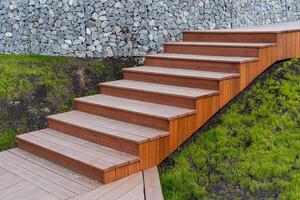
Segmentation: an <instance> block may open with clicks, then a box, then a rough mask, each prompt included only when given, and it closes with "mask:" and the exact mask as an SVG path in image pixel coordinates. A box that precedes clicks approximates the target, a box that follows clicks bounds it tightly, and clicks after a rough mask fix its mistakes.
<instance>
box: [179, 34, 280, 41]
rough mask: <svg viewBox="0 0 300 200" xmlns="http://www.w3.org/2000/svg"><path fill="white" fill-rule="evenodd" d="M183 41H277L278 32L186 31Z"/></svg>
mask: <svg viewBox="0 0 300 200" xmlns="http://www.w3.org/2000/svg"><path fill="white" fill-rule="evenodd" d="M183 41H192V42H247V43H276V41H277V39H276V33H230V32H228V33H226V32H222V33H211V32H210V33H193V32H184V33H183Z"/></svg>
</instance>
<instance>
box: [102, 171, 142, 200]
mask: <svg viewBox="0 0 300 200" xmlns="http://www.w3.org/2000/svg"><path fill="white" fill-rule="evenodd" d="M142 183H143V175H142V173H141V172H140V173H139V174H138V175H136V176H134V177H133V178H132V179H130V180H128V181H127V182H126V183H123V184H121V185H119V186H117V187H116V188H114V189H113V190H112V191H111V192H109V193H106V194H105V195H103V196H101V197H100V198H99V199H98V200H107V199H110V200H114V199H118V198H120V197H122V196H123V195H125V194H127V193H128V191H130V190H132V189H133V188H135V187H136V186H137V185H139V184H142Z"/></svg>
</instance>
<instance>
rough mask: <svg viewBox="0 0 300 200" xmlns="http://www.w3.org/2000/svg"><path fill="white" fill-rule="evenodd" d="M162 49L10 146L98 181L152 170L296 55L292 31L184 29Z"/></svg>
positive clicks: (297, 40)
mask: <svg viewBox="0 0 300 200" xmlns="http://www.w3.org/2000/svg"><path fill="white" fill-rule="evenodd" d="M298 26H299V25H298ZM274 27H275V28H274ZM164 47H165V53H163V54H157V55H149V56H146V57H145V66H142V67H135V68H127V69H124V70H123V74H124V79H123V80H118V81H113V82H108V83H101V84H100V86H101V94H98V95H94V96H88V97H83V98H78V99H75V105H76V110H74V111H71V112H67V113H62V114H57V115H52V116H49V117H48V124H49V128H48V129H44V130H40V131H36V132H32V133H27V134H23V135H20V136H18V137H17V143H18V146H19V147H20V148H22V149H24V150H26V151H29V152H31V153H34V154H36V155H39V156H41V157H44V158H46V159H48V160H51V161H54V162H56V163H58V164H61V165H63V166H65V167H68V168H70V169H72V170H75V171H77V172H80V173H82V174H84V175H86V176H88V177H90V178H94V179H97V180H100V181H102V182H103V183H110V182H112V181H115V180H117V179H120V178H123V177H126V176H129V175H130V174H133V173H136V172H139V171H141V170H143V169H147V168H150V167H153V166H156V165H158V164H159V163H160V162H162V161H163V160H164V159H165V158H166V157H167V156H168V155H170V154H171V153H172V152H173V151H174V150H176V149H177V147H178V146H179V145H181V144H182V143H183V142H184V141H185V140H187V139H188V138H189V137H190V136H191V135H192V134H193V133H194V132H195V131H196V130H197V129H198V128H199V127H201V126H202V125H203V124H204V123H205V122H207V121H208V120H209V119H210V118H211V117H212V116H213V115H214V114H215V113H216V112H218V110H220V109H221V108H222V107H223V106H224V105H226V104H227V103H228V102H229V101H230V100H231V99H232V98H233V97H235V96H236V95H237V94H238V93H239V92H241V91H242V90H243V89H244V88H245V87H246V86H247V85H248V84H249V83H251V81H253V80H254V79H255V78H256V77H257V76H258V75H259V74H261V73H262V72H263V71H264V70H265V69H266V68H267V67H269V66H270V65H272V64H273V63H274V62H276V61H278V60H283V59H287V58H290V57H292V56H296V55H300V33H299V31H298V30H297V28H295V27H290V26H288V27H287V26H283V25H282V26H280V25H277V26H266V27H265V28H252V29H243V30H215V31H192V32H191V31H189V32H183V42H172V43H166V44H165V45H164Z"/></svg>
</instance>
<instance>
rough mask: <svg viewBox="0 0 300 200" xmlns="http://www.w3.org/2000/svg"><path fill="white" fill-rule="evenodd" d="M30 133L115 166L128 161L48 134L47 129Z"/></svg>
mask: <svg viewBox="0 0 300 200" xmlns="http://www.w3.org/2000/svg"><path fill="white" fill-rule="evenodd" d="M32 135H35V136H37V137H39V138H42V139H45V140H47V141H49V142H53V143H55V144H58V145H61V146H63V147H65V148H68V149H72V150H74V151H75V152H80V153H83V154H86V155H88V156H90V157H92V158H95V159H98V160H102V161H105V162H108V163H111V164H114V165H115V166H121V165H125V164H127V163H128V161H127V160H123V159H120V158H116V157H114V156H111V155H109V154H105V153H103V152H101V151H95V150H93V149H90V148H87V147H84V146H82V145H79V144H76V143H72V142H70V141H68V140H65V139H62V138H59V137H55V136H53V135H50V134H48V133H47V131H45V130H41V131H39V132H38V133H37V132H35V133H32Z"/></svg>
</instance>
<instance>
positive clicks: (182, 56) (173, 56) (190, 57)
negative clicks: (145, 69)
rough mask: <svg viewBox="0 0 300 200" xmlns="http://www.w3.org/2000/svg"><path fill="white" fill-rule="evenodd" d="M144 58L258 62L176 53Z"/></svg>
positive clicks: (237, 58) (246, 59) (241, 58)
mask: <svg viewBox="0 0 300 200" xmlns="http://www.w3.org/2000/svg"><path fill="white" fill-rule="evenodd" d="M145 57H146V58H164V59H175V60H176V59H180V60H194V61H208V62H225V63H247V62H253V61H258V58H254V57H236V56H208V55H192V54H176V53H161V54H153V55H147V56H145Z"/></svg>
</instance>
